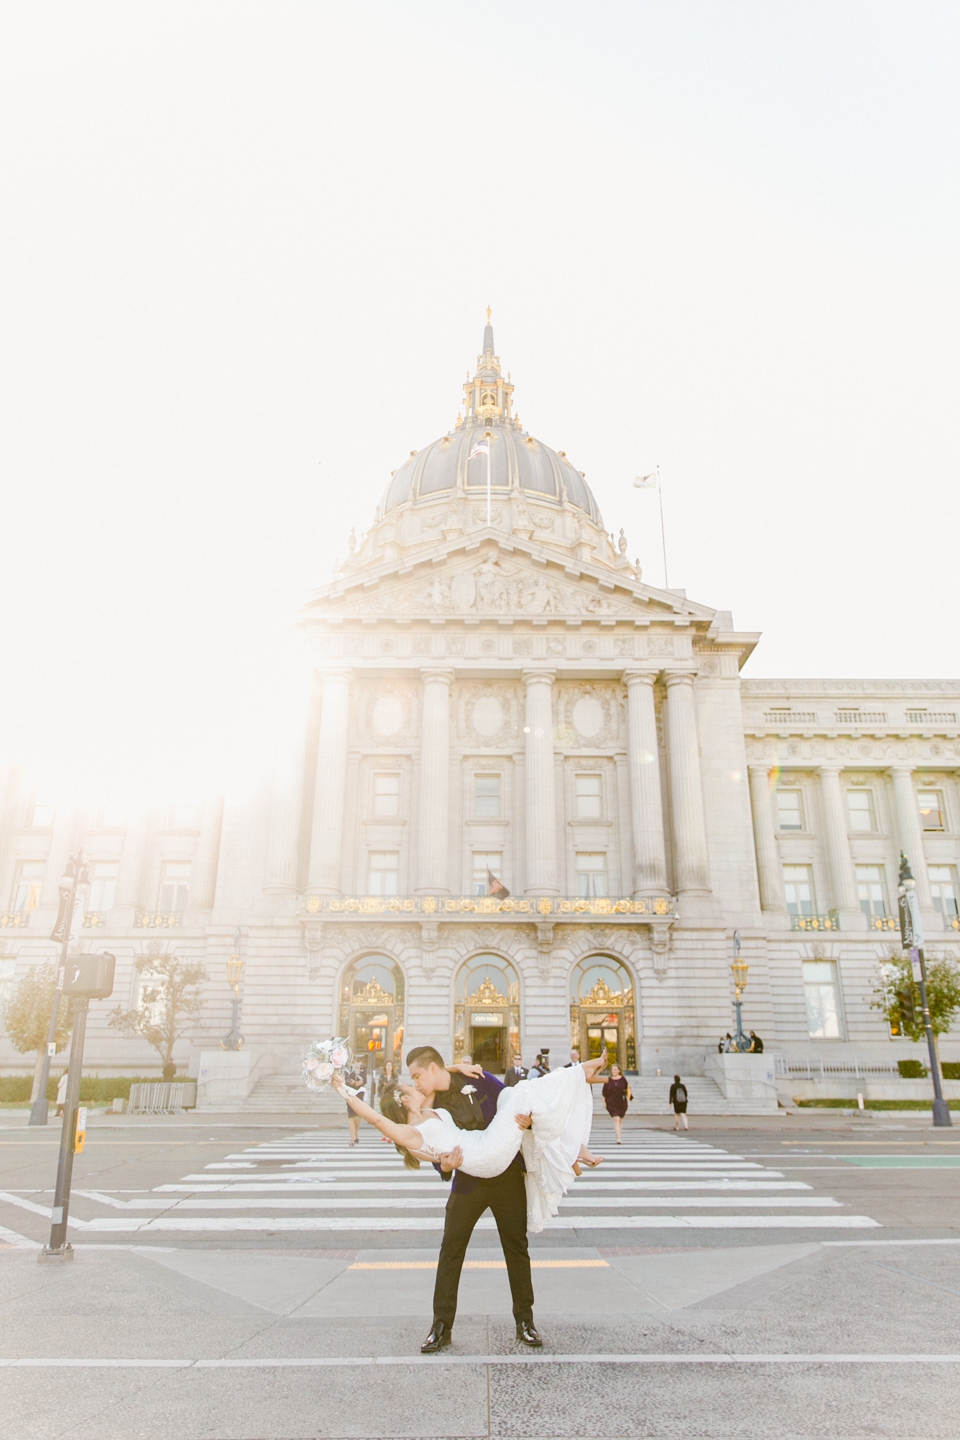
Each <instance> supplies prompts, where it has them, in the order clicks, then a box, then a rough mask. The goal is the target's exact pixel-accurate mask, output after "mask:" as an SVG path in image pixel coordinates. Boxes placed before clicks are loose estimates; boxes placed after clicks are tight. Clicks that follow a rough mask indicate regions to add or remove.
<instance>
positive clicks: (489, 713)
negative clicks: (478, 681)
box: [473, 695, 504, 739]
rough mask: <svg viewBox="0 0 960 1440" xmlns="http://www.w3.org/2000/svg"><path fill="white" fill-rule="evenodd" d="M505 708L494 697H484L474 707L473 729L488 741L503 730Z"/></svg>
mask: <svg viewBox="0 0 960 1440" xmlns="http://www.w3.org/2000/svg"><path fill="white" fill-rule="evenodd" d="M503 718H504V717H503V706H502V705H501V704H500V701H499V700H497V699H496V698H495V696H493V695H483V696H481V698H480V699H479V700H478V701H477V703H476V705H474V707H473V728H474V730H476V732H477V734H478V735H484V736H486V737H487V739H490V738H491V737H492V736H494V735H497V734H499V732H500V731H501V730H502V729H503Z"/></svg>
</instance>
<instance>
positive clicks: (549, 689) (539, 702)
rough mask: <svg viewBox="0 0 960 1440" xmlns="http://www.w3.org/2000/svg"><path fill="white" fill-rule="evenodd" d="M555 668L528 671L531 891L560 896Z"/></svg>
mask: <svg viewBox="0 0 960 1440" xmlns="http://www.w3.org/2000/svg"><path fill="white" fill-rule="evenodd" d="M556 673H557V672H556V671H555V670H524V672H523V681H524V684H525V685H526V690H527V693H526V707H525V709H526V722H525V725H524V731H525V737H526V779H527V807H526V808H527V814H526V820H527V894H528V895H558V894H559V893H560V892H559V889H558V886H557V794H556V789H555V785H556V780H555V777H554V773H553V681H554V677H555V676H556Z"/></svg>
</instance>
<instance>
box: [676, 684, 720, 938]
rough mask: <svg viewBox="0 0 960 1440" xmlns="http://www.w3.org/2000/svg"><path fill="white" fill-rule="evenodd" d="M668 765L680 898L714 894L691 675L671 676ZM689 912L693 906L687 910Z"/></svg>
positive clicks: (677, 882) (677, 885) (677, 883)
mask: <svg viewBox="0 0 960 1440" xmlns="http://www.w3.org/2000/svg"><path fill="white" fill-rule="evenodd" d="M666 680H667V762H668V769H669V774H670V801H671V805H672V813H673V845H674V861H675V874H676V887H677V894H678V895H689V896H691V897H692V896H697V895H707V896H708V895H710V864H709V860H708V858H707V826H706V821H705V819H704V814H703V787H702V784H701V780H700V743H699V740H698V738H697V717H696V713H695V711H694V708H693V676H692V675H691V674H689V673H688V672H687V671H683V670H680V671H668V672H667V676H666ZM687 910H688V913H689V911H690V907H689V906H688V907H687Z"/></svg>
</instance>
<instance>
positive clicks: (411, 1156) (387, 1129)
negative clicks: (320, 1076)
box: [333, 1051, 607, 1232]
mask: <svg viewBox="0 0 960 1440" xmlns="http://www.w3.org/2000/svg"><path fill="white" fill-rule="evenodd" d="M606 1063H607V1055H606V1051H604V1053H603V1054H602V1055H601V1056H599V1058H598V1059H596V1060H588V1061H586V1062H585V1063H584V1064H581V1065H568V1066H565V1067H564V1068H563V1069H562V1070H553V1071H551V1073H550V1074H549V1075H544V1076H542V1077H541V1078H538V1079H535V1080H521V1081H520V1083H519V1084H518V1085H514V1086H512V1087H510V1088H506V1087H505V1088H504V1089H503V1090H501V1091H500V1094H499V1096H498V1097H497V1113H496V1115H495V1116H494V1118H493V1120H491V1122H490V1124H489V1125H488V1126H487V1128H486V1129H485V1130H460V1129H458V1128H457V1126H456V1124H455V1123H454V1120H453V1116H452V1115H450V1113H449V1112H448V1111H446V1110H432V1109H430V1107H429V1105H428V1104H427V1099H426V1098H425V1097H424V1096H423V1095H421V1094H420V1091H419V1090H415V1089H414V1088H413V1087H412V1086H407V1085H403V1086H401V1085H397V1086H396V1087H394V1088H391V1089H389V1090H388V1091H386V1093H385V1094H384V1096H383V1098H382V1100H381V1102H380V1108H381V1111H382V1113H381V1114H379V1115H378V1114H377V1112H376V1110H373V1109H371V1107H370V1106H369V1105H367V1104H365V1103H364V1101H362V1100H361V1099H359V1098H358V1097H357V1096H355V1095H353V1094H351V1092H350V1091H349V1090H348V1089H347V1087H346V1085H345V1084H344V1082H343V1079H342V1077H340V1076H337V1077H336V1079H335V1080H334V1081H333V1084H334V1087H335V1089H337V1090H338V1091H339V1093H340V1094H341V1095H342V1096H343V1097H344V1099H345V1100H346V1102H347V1104H348V1105H349V1106H350V1108H351V1109H352V1110H353V1111H354V1112H355V1113H356V1114H357V1115H359V1116H361V1117H362V1119H364V1120H368V1121H369V1122H370V1124H371V1125H375V1126H376V1128H377V1129H378V1130H379V1131H381V1133H382V1134H384V1135H385V1136H386V1137H387V1139H388V1140H392V1141H393V1142H394V1144H395V1145H396V1147H397V1149H398V1150H399V1151H400V1153H401V1154H402V1155H403V1157H404V1164H405V1165H408V1166H411V1167H412V1168H414V1169H417V1168H419V1163H420V1161H421V1160H426V1161H428V1162H429V1163H431V1164H432V1163H434V1162H436V1161H438V1160H439V1159H440V1156H441V1155H445V1154H447V1153H448V1152H449V1151H450V1150H453V1149H454V1148H455V1147H458V1148H459V1149H460V1150H461V1152H462V1154H463V1160H462V1162H461V1164H460V1169H461V1170H464V1171H465V1172H466V1173H467V1174H468V1175H476V1176H478V1177H479V1178H481V1179H486V1178H489V1177H491V1176H494V1175H500V1174H502V1172H503V1171H504V1170H506V1168H507V1166H508V1165H509V1164H510V1162H511V1160H512V1159H513V1157H514V1156H515V1155H516V1153H517V1151H518V1150H521V1149H522V1151H523V1159H524V1164H525V1165H526V1167H527V1169H526V1188H527V1227H528V1229H529V1230H531V1231H534V1232H536V1231H539V1230H542V1229H543V1226H544V1223H545V1222H546V1221H547V1220H548V1219H549V1218H550V1217H551V1216H552V1215H556V1213H557V1210H558V1208H559V1205H560V1200H561V1199H562V1197H563V1196H564V1195H565V1194H566V1192H567V1191H568V1190H569V1188H570V1186H571V1185H572V1184H573V1181H574V1178H575V1176H577V1175H579V1174H580V1173H581V1171H580V1167H581V1165H587V1166H589V1167H590V1168H591V1169H592V1168H593V1167H595V1166H597V1165H599V1164H600V1163H601V1160H600V1159H599V1158H597V1157H596V1156H594V1155H592V1154H591V1153H590V1151H589V1149H588V1148H587V1142H588V1141H589V1139H590V1124H591V1121H592V1119H593V1099H592V1096H591V1092H590V1081H591V1080H592V1079H593V1077H594V1076H595V1075H596V1074H597V1072H598V1071H600V1070H602V1069H603V1067H604V1066H605V1065H606ZM454 1068H456V1067H454ZM467 1089H468V1087H467V1088H465V1090H464V1092H463V1093H467ZM528 1115H529V1116H531V1117H532V1121H533V1123H532V1124H531V1125H530V1126H529V1128H526V1129H523V1128H521V1127H522V1125H523V1124H525V1123H526V1117H527V1116H528Z"/></svg>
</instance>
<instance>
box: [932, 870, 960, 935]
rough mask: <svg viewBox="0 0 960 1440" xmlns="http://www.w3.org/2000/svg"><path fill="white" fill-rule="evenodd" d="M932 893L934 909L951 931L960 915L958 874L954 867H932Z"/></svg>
mask: <svg viewBox="0 0 960 1440" xmlns="http://www.w3.org/2000/svg"><path fill="white" fill-rule="evenodd" d="M927 873H928V874H929V876H930V893H931V895H932V896H933V908H934V910H936V911H937V912H938V914H940V915H942V916H943V923H944V925H946V926H949V927H950V928H951V929H952V928H953V927H954V926H955V925H956V924H957V917H958V914H960V910H958V906H957V874H956V871H955V870H954V868H953V866H952V865H931V866H930V867H929V870H928V872H927Z"/></svg>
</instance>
